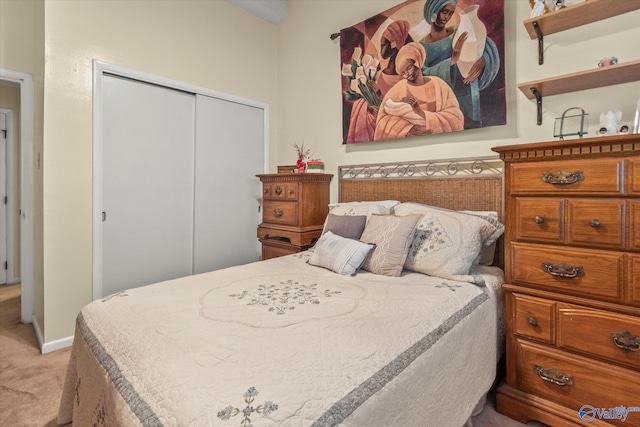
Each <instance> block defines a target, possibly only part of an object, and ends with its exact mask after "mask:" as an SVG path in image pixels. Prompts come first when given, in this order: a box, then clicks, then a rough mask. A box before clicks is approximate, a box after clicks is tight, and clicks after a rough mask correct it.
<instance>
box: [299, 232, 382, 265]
mask: <svg viewBox="0 0 640 427" xmlns="http://www.w3.org/2000/svg"><path fill="white" fill-rule="evenodd" d="M371 249H373V245H368V244H366V243H362V242H359V241H357V240H353V239H346V238H344V237H341V236H337V235H335V234H333V233H332V232H331V231H327V232H326V233H324V234H323V235H322V236H321V237H320V239H318V242H317V243H316V245H315V247H314V249H313V253H312V254H311V258H310V259H309V261H308V262H309V264H311V265H315V266H318V267H324V268H328V269H329V270H331V271H334V272H336V273H338V274H344V275H348V276H353V275H354V274H356V270H358V269H359V268H360V266H361V265H362V263H363V261H364V259H365V258H366V257H367V255H368V254H369V252H370V251H371Z"/></svg>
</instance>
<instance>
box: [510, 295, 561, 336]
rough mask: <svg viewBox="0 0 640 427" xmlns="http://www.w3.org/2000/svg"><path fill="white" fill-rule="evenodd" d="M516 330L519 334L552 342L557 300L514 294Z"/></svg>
mask: <svg viewBox="0 0 640 427" xmlns="http://www.w3.org/2000/svg"><path fill="white" fill-rule="evenodd" d="M511 298H513V300H512V301H513V317H514V319H513V322H514V330H515V333H516V334H518V335H523V336H526V337H529V338H536V339H539V340H542V341H545V342H547V343H550V344H552V343H553V341H554V336H553V335H554V330H555V306H556V303H555V301H549V300H546V299H542V298H536V297H531V296H528V295H521V294H512V295H511Z"/></svg>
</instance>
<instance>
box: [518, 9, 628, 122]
mask: <svg viewBox="0 0 640 427" xmlns="http://www.w3.org/2000/svg"><path fill="white" fill-rule="evenodd" d="M591 1H593V0H591ZM639 79H640V60H639V61H631V62H625V63H622V64H616V65H610V66H608V67H601V68H594V69H591V70H586V71H580V72H577V73H571V74H564V75H561V76H555V77H549V78H546V79H540V80H534V81H531V82H525V83H520V84H519V85H518V89H520V90H521V91H522V93H523V94H524V95H525V96H526V97H527V98H529V99H535V100H536V101H537V104H538V124H542V97H543V96H551V95H559V94H562V93H569V92H576V91H580V90H587V89H595V88H599V87H604V86H613V85H617V84H622V83H629V82H633V81H636V80H639Z"/></svg>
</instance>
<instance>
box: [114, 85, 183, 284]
mask: <svg viewBox="0 0 640 427" xmlns="http://www.w3.org/2000/svg"><path fill="white" fill-rule="evenodd" d="M194 123H195V95H193V94H190V93H185V92H181V91H178V90H174V89H169V88H166V87H162V86H156V85H152V84H146V83H142V82H139V81H135V80H130V79H125V78H121V77H117V76H111V75H107V74H105V75H104V77H103V153H102V160H103V191H102V209H103V213H102V220H103V222H102V273H103V274H102V295H109V294H112V293H114V292H118V291H121V290H124V289H127V288H132V287H136V286H142V285H146V284H150V283H154V282H159V281H162V280H168V279H173V278H177V277H181V276H186V275H189V274H192V268H193V230H194V228H193V218H194V193H193V180H194V149H195V130H194Z"/></svg>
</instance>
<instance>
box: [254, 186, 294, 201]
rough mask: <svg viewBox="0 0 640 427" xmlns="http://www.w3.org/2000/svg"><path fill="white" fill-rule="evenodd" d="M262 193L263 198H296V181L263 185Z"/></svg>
mask: <svg viewBox="0 0 640 427" xmlns="http://www.w3.org/2000/svg"><path fill="white" fill-rule="evenodd" d="M262 193H263V194H262V196H263V197H264V199H265V200H297V199H298V183H297V182H277V183H274V184H270V185H264V188H263V190H262Z"/></svg>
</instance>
